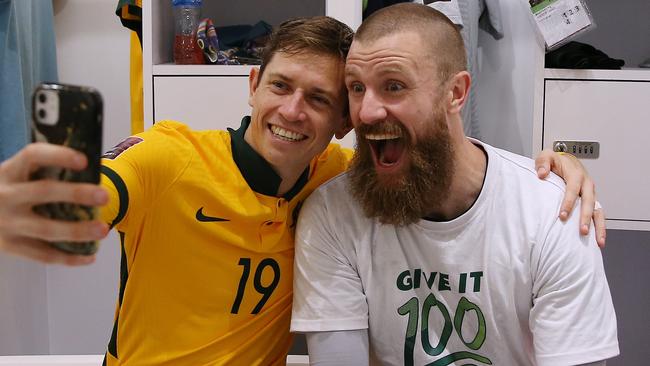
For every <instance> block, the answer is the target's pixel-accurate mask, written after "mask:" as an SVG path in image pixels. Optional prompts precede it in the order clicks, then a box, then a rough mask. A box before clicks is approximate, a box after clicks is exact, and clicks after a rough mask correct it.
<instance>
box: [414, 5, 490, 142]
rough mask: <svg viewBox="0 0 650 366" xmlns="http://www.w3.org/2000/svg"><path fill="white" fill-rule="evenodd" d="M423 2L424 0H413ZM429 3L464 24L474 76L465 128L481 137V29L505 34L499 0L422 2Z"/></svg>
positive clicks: (458, 23) (466, 106)
mask: <svg viewBox="0 0 650 366" xmlns="http://www.w3.org/2000/svg"><path fill="white" fill-rule="evenodd" d="M414 2H421V1H414ZM423 2H424V3H425V4H427V5H428V6H430V7H432V8H434V9H437V10H439V11H441V12H442V13H444V14H445V15H447V17H448V18H449V19H450V20H451V21H452V22H454V23H455V24H457V25H459V26H461V27H462V28H461V30H460V34H461V35H462V36H463V42H464V43H465V50H466V52H467V70H468V71H469V73H470V75H472V87H471V88H470V90H469V96H468V98H467V101H466V102H465V106H464V107H463V111H462V116H463V127H464V129H465V135H467V136H470V137H474V138H477V139H480V138H481V131H480V129H479V116H478V112H477V109H478V103H477V99H476V98H477V95H476V90H478V89H477V86H478V85H477V81H478V64H477V63H478V31H479V28H480V29H483V30H484V31H486V32H488V33H489V34H490V35H492V37H494V38H495V39H500V38H502V37H503V25H502V23H501V12H500V11H499V0H451V1H449V0H447V1H435V0H434V1H431V0H424V1H423Z"/></svg>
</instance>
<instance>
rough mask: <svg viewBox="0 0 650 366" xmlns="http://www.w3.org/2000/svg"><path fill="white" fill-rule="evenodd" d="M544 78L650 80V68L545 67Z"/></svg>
mask: <svg viewBox="0 0 650 366" xmlns="http://www.w3.org/2000/svg"><path fill="white" fill-rule="evenodd" d="M544 79H589V80H619V79H624V80H649V79H650V69H645V68H624V69H622V70H595V69H544Z"/></svg>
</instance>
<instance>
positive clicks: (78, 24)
mask: <svg viewBox="0 0 650 366" xmlns="http://www.w3.org/2000/svg"><path fill="white" fill-rule="evenodd" d="M21 1H22V0H21ZM41 1H46V0H41ZM116 4H117V2H116V1H112V0H54V1H53V5H54V12H55V18H54V20H55V33H56V42H57V61H58V66H59V79H60V81H61V82H64V83H72V84H81V85H89V86H93V87H95V88H97V89H98V90H99V91H100V92H101V93H102V94H103V97H104V114H105V127H104V149H106V148H108V147H111V146H113V145H115V144H116V143H117V142H119V141H120V140H121V139H122V138H123V137H126V136H127V135H128V134H129V132H130V131H129V129H130V122H129V120H130V108H129V84H128V79H129V68H128V65H129V63H128V62H129V32H128V31H127V30H126V29H125V28H123V27H122V25H121V24H120V22H119V18H118V17H117V16H116V15H115V6H116ZM118 277H119V240H118V238H117V235H116V234H114V233H111V235H110V236H109V237H108V238H107V239H106V240H104V241H103V243H102V248H101V249H100V252H99V255H98V260H97V263H95V264H93V265H92V266H89V267H86V268H62V267H56V266H44V265H41V264H37V263H33V262H30V261H27V260H23V259H20V258H16V257H11V256H6V255H4V254H2V255H0V355H18V354H27V355H29V354H48V353H51V354H65V353H77V354H78V353H82V354H88V353H96V354H101V353H104V350H105V348H106V345H107V343H108V339H109V337H110V332H111V329H112V325H113V314H114V309H115V302H116V299H117V288H118Z"/></svg>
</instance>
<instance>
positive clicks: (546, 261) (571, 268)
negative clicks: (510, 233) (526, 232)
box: [529, 202, 619, 366]
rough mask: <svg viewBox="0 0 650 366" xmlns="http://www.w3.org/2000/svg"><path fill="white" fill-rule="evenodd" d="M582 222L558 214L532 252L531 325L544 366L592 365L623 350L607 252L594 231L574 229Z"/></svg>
mask: <svg viewBox="0 0 650 366" xmlns="http://www.w3.org/2000/svg"><path fill="white" fill-rule="evenodd" d="M558 203H559V202H558ZM578 220H579V218H578V217H577V215H573V216H572V217H569V219H568V220H567V221H566V222H563V221H561V220H559V219H557V218H556V219H555V220H554V222H553V223H552V224H549V225H548V226H547V227H546V228H542V229H541V231H540V235H539V237H538V238H537V240H536V243H535V244H534V248H533V252H532V254H531V277H532V279H533V292H532V302H533V306H532V309H531V311H530V316H529V326H530V329H531V331H532V334H533V344H534V348H535V355H536V358H537V362H538V364H539V365H541V366H544V365H580V364H589V362H601V361H604V360H605V359H608V358H611V357H614V356H616V355H617V354H618V353H619V349H618V340H617V331H616V314H615V312H614V305H613V303H612V297H611V294H610V291H609V286H608V284H607V278H606V277H605V269H604V267H603V260H602V255H601V253H600V250H599V249H598V248H597V247H596V245H594V244H595V238H594V230H593V229H592V230H590V232H589V233H588V235H586V236H580V235H578V233H576V232H575V225H576V224H577V222H578ZM596 364H597V363H596Z"/></svg>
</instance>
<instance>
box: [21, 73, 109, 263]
mask: <svg viewBox="0 0 650 366" xmlns="http://www.w3.org/2000/svg"><path fill="white" fill-rule="evenodd" d="M55 100H58V103H55V102H54V101H55ZM102 115H103V113H102V99H101V96H100V95H99V93H98V92H97V91H95V90H94V89H91V88H85V87H78V86H72V85H61V84H41V85H39V86H38V88H37V89H36V90H35V91H34V96H33V101H32V140H33V141H38V142H49V143H52V144H58V145H64V146H68V147H71V148H73V149H75V150H79V151H81V152H83V153H84V154H85V155H86V157H87V158H88V166H87V167H86V169H84V170H82V171H73V170H69V169H63V168H52V167H48V168H42V169H39V170H38V171H36V172H35V173H34V174H33V175H32V177H31V178H32V179H35V180H36V179H56V180H61V181H67V182H86V183H95V184H98V183H99V170H100V155H101V148H102ZM34 212H36V213H38V214H40V215H42V216H45V217H48V218H52V219H57V220H65V221H80V220H92V219H94V218H95V217H96V215H97V209H96V208H94V207H89V206H83V205H77V204H70V203H63V202H61V203H49V204H44V205H39V206H35V207H34ZM51 244H52V245H53V246H54V247H56V248H58V249H60V250H63V251H65V252H69V253H74V254H85V255H90V254H93V253H95V252H96V251H97V247H98V243H97V242H96V241H89V242H81V243H79V242H75V243H72V242H67V241H58V242H52V243H51Z"/></svg>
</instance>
